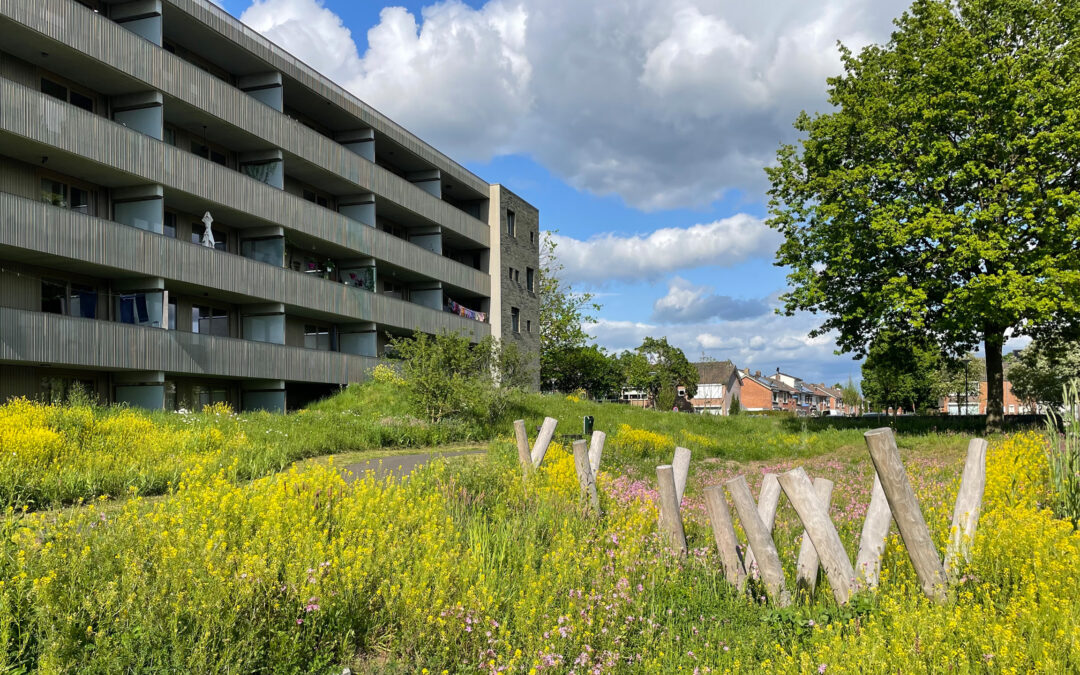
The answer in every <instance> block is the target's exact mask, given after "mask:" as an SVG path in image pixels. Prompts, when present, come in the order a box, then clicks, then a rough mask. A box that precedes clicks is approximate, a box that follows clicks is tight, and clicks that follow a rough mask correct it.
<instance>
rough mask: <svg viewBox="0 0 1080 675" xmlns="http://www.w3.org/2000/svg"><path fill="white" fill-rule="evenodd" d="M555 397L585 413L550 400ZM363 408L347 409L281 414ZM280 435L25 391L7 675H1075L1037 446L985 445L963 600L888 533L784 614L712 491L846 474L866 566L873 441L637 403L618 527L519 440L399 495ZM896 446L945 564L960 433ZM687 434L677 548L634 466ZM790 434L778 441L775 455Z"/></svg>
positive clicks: (11, 517)
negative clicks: (717, 511) (849, 570)
mask: <svg viewBox="0 0 1080 675" xmlns="http://www.w3.org/2000/svg"><path fill="white" fill-rule="evenodd" d="M372 386H375V385H372ZM357 395H366V394H363V393H360V394H358V393H357V392H352V393H351V394H350V396H357ZM545 402H546V403H549V404H550V409H552V410H560V409H565V408H566V406H568V405H575V404H574V403H573V402H567V401H565V400H563V399H559V400H556V399H554V398H552V397H536V400H535V401H533V402H532V403H531V404H530V405H535V406H542V405H544V404H545ZM613 407H615V406H613ZM600 410H601V411H603V410H604V409H603V408H600ZM346 411H349V409H348V406H347V404H346V403H345V402H343V401H340V400H339V401H333V400H331V401H328V402H326V403H325V404H323V405H322V408H321V410H311V411H309V412H307V413H304V414H298V415H292V416H289V417H293V418H301V419H302V418H306V417H307V416H311V415H339V414H342V413H343V412H346ZM386 413H387V411H386V410H381V411H378V412H375V413H368V412H364V411H362V410H356V409H352V410H351V411H349V414H354V415H357V416H359V417H360V418H363V419H367V417H366V416H368V415H380V416H381V417H380V418H379V419H383V418H385V417H386ZM87 415H89V417H87ZM77 416H82V417H78V419H80V420H81V421H79V422H77V421H76V417H77ZM279 417H286V416H279ZM260 419H262V416H244V415H240V416H237V415H235V414H233V413H231V412H230V411H228V410H227V409H216V410H209V411H207V412H204V413H203V412H200V413H196V414H193V415H187V416H185V415H174V416H173V417H171V418H170V417H167V416H162V415H158V414H154V415H146V414H143V413H139V412H136V411H131V410H123V409H106V410H90V411H89V412H88V413H83V412H79V411H77V410H73V409H71V408H68V407H60V406H43V405H39V404H35V403H29V402H25V401H16V402H14V403H9V404H7V405H6V406H3V407H2V408H0V444H2V447H3V453H4V455H5V457H4V459H3V463H2V464H0V467H2V470H3V474H0V489H2V490H4V492H3V494H4V499H5V501H6V507H7V513H6V515H5V516H4V518H3V520H2V532H0V670H2V671H12V672H18V671H31V670H38V671H42V672H74V671H79V672H155V673H159V672H185V673H188V672H283V673H285V672H288V673H294V672H313V673H335V674H337V673H341V672H342V670H343V669H344V668H346V667H348V668H350V669H352V670H353V672H360V673H367V672H371V673H375V672H389V673H423V672H429V673H444V672H445V673H534V672H535V673H543V672H551V673H564V672H573V673H606V672H685V673H694V672H697V673H722V672H803V673H844V672H860V673H863V672H872V673H877V672H881V673H885V672H889V673H895V672H904V673H909V672H916V673H917V672H941V671H956V672H1031V671H1041V672H1054V673H1059V672H1069V671H1075V670H1077V669H1078V668H1080V630H1078V625H1080V604H1078V603H1074V602H1073V599H1074V598H1076V597H1077V595H1078V592H1080V572H1078V570H1080V535H1077V533H1076V531H1075V530H1074V528H1073V525H1072V523H1071V522H1070V521H1069V520H1063V519H1059V518H1057V517H1055V516H1054V515H1053V513H1051V511H1049V510H1047V509H1046V508H1044V505H1046V504H1047V503H1049V500H1050V492H1049V487H1048V486H1049V485H1050V481H1049V464H1048V460H1047V448H1048V439H1047V437H1046V435H1045V434H1043V433H1037V432H1019V433H1013V434H1009V435H1003V436H998V437H994V438H992V439H991V445H990V451H989V455H988V459H987V467H988V471H987V487H986V494H985V501H984V507H983V514H982V519H981V521H980V525H979V529H978V533H977V536H976V539H975V541H974V542H973V547H972V557H971V560H970V562H969V563H968V564H967V566H966V567H965V568H964V569H963V570H962V578H961V581H960V583H958V584H956V585H954V586H953V587H952V589H951V590H950V592H949V597H948V599H947V601H946V602H944V603H941V604H936V603H934V602H932V601H930V600H928V599H926V598H925V597H924V596H923V595H922V593H921V592H920V590H919V584H918V582H917V580H916V578H915V574H914V571H913V569H912V567H911V564H910V562H909V561H908V559H907V555H906V553H905V552H904V550H903V545H902V543H901V542H900V540H899V538H898V537H897V535H896V534H895V529H894V532H893V534H892V535H890V537H889V539H888V541H887V548H886V552H885V555H884V558H883V563H882V582H881V585H880V587H879V588H878V589H877V590H876V591H875V592H873V593H871V592H862V593H860V594H858V595H857V596H856V597H855V598H854V600H853V601H852V602H851V603H849V604H848V605H846V606H843V607H840V606H837V605H836V603H835V602H834V601H833V600H832V595H831V593H830V592H829V589H828V583H827V582H825V581H823V582H822V583H821V584H819V587H818V590H817V592H816V593H815V595H814V596H813V597H812V598H803V599H801V600H800V601H799V602H797V603H796V604H794V605H792V606H790V607H786V608H783V609H779V608H775V607H773V606H771V605H770V604H769V602H768V601H767V600H766V598H765V593H764V590H763V589H762V588H761V586H760V583H759V582H758V581H756V580H751V582H750V584H749V593H740V592H738V591H736V590H735V589H734V588H733V587H731V586H729V585H728V584H727V583H726V581H725V579H724V574H723V571H722V569H721V565H720V561H719V556H718V554H717V552H716V549H715V545H714V544H713V539H712V533H711V530H710V528H709V521H708V518H707V516H706V514H705V509H704V505H703V499H702V488H703V487H704V486H706V485H711V484H717V483H721V482H723V480H725V479H726V478H729V477H731V476H734V475H736V474H739V473H742V474H744V475H746V476H747V477H748V478H749V479H750V483H751V487H752V489H753V490H754V491H755V492H756V491H757V489H758V487H759V485H760V482H761V476H762V475H763V474H764V473H765V472H778V471H784V470H787V469H789V468H792V467H794V466H803V467H805V468H806V470H807V471H808V472H809V473H810V474H811V475H812V476H824V477H827V478H830V479H832V480H833V481H835V484H836V487H835V490H834V494H833V502H832V509H831V514H832V517H833V520H834V522H835V523H836V525H837V527H838V530H839V532H840V535H841V538H842V540H843V542H844V544H845V546H846V547H847V549H848V552H849V554H851V555H854V551H855V549H856V547H857V545H858V538H859V532H860V528H861V526H862V518H863V516H864V513H865V508H866V505H867V504H868V502H869V491H870V487H871V484H872V476H873V473H872V471H873V470H872V467H871V464H870V462H869V459H868V456H867V453H866V451H865V448H864V447H863V448H861V447H859V442H860V441H861V438H860V435H861V433H860V432H859V431H858V430H845V431H843V432H827V433H825V434H820V435H819V434H817V433H816V432H815V431H812V430H809V429H806V430H804V429H800V428H794V427H786V426H784V425H782V424H780V423H778V422H777V421H775V420H766V421H749V420H739V421H733V422H732V423H731V425H730V426H728V425H727V424H726V421H725V420H722V419H715V420H701V419H695V418H693V417H691V416H688V415H669V416H667V417H665V418H663V419H664V422H663V424H655V425H654V424H650V421H651V420H652V419H654V415H652V414H645V413H643V412H642V413H640V414H639V413H634V412H630V411H627V410H626V409H625V407H620V409H619V410H617V411H613V412H612V415H611V417H610V418H604V417H601V418H600V421H601V422H607V423H609V424H610V425H611V426H608V430H609V431H608V433H609V436H610V438H611V441H610V444H609V446H608V449H607V450H605V456H604V460H603V463H602V466H601V472H600V476H599V481H598V483H599V488H600V493H601V494H600V497H601V510H602V515H601V516H600V517H598V518H592V517H589V516H587V514H586V511H585V510H584V509H583V505H582V503H581V501H580V496H579V486H578V480H577V476H576V474H575V469H574V461H573V457H572V455H571V453H570V452H568V447H567V446H566V445H565V444H559V443H556V444H553V445H552V447H551V448H550V449H549V451H548V454H547V457H546V459H545V460H544V463H543V464H542V465H541V467H540V469H539V470H538V471H537V472H535V473H534V474H532V475H531V476H528V477H523V475H522V472H521V470H520V468H519V466H518V463H517V452H516V448H515V446H514V444H513V441H512V439H510V438H509V431H510V429H509V428H507V429H504V430H503V432H504V433H501V434H499V433H496V434H495V437H494V438H493V440H491V442H490V445H489V448H488V452H487V454H486V455H484V456H481V457H476V456H473V457H459V458H454V459H448V460H438V461H434V462H432V463H430V464H428V465H426V466H423V467H421V468H419V469H418V470H416V471H415V472H414V473H413V474H411V475H410V477H409V478H407V479H404V480H400V479H396V478H392V477H390V478H383V479H379V478H377V477H376V476H375V475H374V474H372V473H369V474H367V475H364V476H354V475H350V474H349V473H348V472H347V471H344V470H343V469H342V467H341V466H340V463H339V461H338V460H336V459H328V460H326V461H321V462H316V463H307V464H302V465H293V464H291V462H288V461H286V460H285V459H284V458H285V457H287V456H288V451H287V450H282V448H289V447H295V446H291V445H288V444H285V443H281V444H279V445H274V444H272V443H269V442H261V443H259V444H253V443H251V441H250V439H251V438H252V437H257V436H259V435H260V434H261V436H262V437H267V436H273V435H274V434H267V433H263V432H264V431H265V430H266V429H267V428H271V427H272V428H274V429H278V430H281V431H279V433H282V434H283V433H297V432H295V430H290V431H285V430H286V429H293V428H291V427H287V426H286V422H285V421H283V420H274V421H273V425H277V426H272V425H269V424H266V425H263V426H259V425H260V422H259V420H260ZM656 419H659V418H656ZM13 420H18V421H17V422H16V421H13ZM683 420H685V421H686V422H687V425H686V426H685V427H684V428H679V426H678V422H679V421H683ZM369 421H370V420H369ZM376 421H377V420H376ZM566 421H567V422H570V421H572V418H569V417H568V418H567V419H566ZM302 423H303V424H307V421H306V420H304V421H303V422H302ZM561 423H562V422H561ZM755 424H756V425H758V426H757V430H758V434H759V435H760V436H761V437H762V438H758V439H756V440H754V441H753V443H756V444H757V446H756V447H757V448H758V449H756V450H755V451H754V453H753V455H752V456H751V457H750V458H748V457H740V456H738V455H737V454H733V453H732V452H730V451H729V450H728V449H729V448H732V447H737V445H738V443H737V440H733V439H731V438H729V435H730V434H732V433H734V432H736V431H738V432H740V433H744V432H745V430H746V429H749V428H751V427H752V426H753V425H755ZM215 431H216V432H217V433H214V432H215ZM823 437H824V439H825V440H823ZM899 438H900V445H901V447H902V449H903V457H904V461H905V464H906V467H907V470H908V474H909V476H910V477H911V481H912V485H913V487H914V488H915V491H916V494H917V496H918V499H919V502H920V504H921V506H922V509H923V512H924V513H925V515H926V519H927V522H928V524H929V526H930V530H931V532H932V533H933V535H934V538H935V542H936V544H937V545H938V547H939V550H942V549H943V548H944V546H945V541H946V539H947V537H948V535H949V532H948V527H949V519H950V516H951V510H952V504H953V500H954V498H955V495H956V491H957V487H958V483H959V474H960V468H961V466H962V462H963V447H964V444H965V442H966V438H967V437H966V436H964V435H953V434H931V435H903V434H901V435H900V437H899ZM80 439H82V440H81V441H80ZM80 442H81V444H80ZM676 444H679V445H686V446H687V447H690V448H691V449H692V450H693V451H694V461H693V464H692V467H691V472H690V475H691V479H690V483H689V485H688V488H687V492H686V496H685V498H684V503H683V514H684V519H685V522H686V530H687V536H688V540H689V547H690V552H689V555H687V556H686V557H685V558H676V557H674V556H673V555H672V554H670V553H669V552H668V550H667V547H666V546H665V545H664V543H663V541H662V539H661V538H660V536H659V535H658V533H657V508H656V506H655V503H656V486H655V481H654V480H651V479H650V475H649V473H648V471H645V470H642V469H641V468H640V467H641V466H642V465H646V464H645V463H649V462H651V463H652V465H653V466H655V464H657V463H664V462H666V461H669V460H670V453H671V451H672V450H673V448H674V446H675V445H676ZM770 444H771V445H775V446H776V447H777V450H776V451H775V452H765V451H764V450H762V449H761V448H765V447H767V446H769V445H770ZM275 448H276V449H275ZM784 448H788V451H787V452H786V453H785V451H784ZM271 451H273V452H275V453H283V454H280V455H278V459H279V460H280V461H277V464H280V463H282V462H283V463H284V465H283V467H278V466H277V465H276V463H275V462H271V461H265V460H259V461H263V462H264V463H263V464H258V463H257V462H256V460H254V459H253V458H254V457H264V456H265V455H266V454H267V453H270V452H271ZM260 453H261V454H260ZM9 457H10V459H9ZM65 466H66V467H70V469H63V468H62V467H65ZM245 466H246V467H248V468H246V469H240V468H238V467H245ZM151 476H153V477H154V478H153V480H151V479H150V477H151ZM87 477H93V478H94V480H86V479H87ZM30 495H33V496H34V497H33V500H30V499H29V498H28V496H30ZM781 503H782V506H781V509H780V511H779V514H778V517H777V523H776V528H775V533H774V537H775V540H776V542H777V546H778V549H779V551H780V558H781V560H782V561H783V563H784V565H785V572H786V574H787V575H788V577H789V578H793V577H794V565H795V557H796V552H797V549H798V545H799V538H800V535H801V527H800V525H799V524H798V520H797V518H796V516H795V514H794V511H793V510H792V509H791V507H790V506H788V505H787V504H786V503H785V502H784V501H782V502H781ZM740 535H741V532H740Z"/></svg>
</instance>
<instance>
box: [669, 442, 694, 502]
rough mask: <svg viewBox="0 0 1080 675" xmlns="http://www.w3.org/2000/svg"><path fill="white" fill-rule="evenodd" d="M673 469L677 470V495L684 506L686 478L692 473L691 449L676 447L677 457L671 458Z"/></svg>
mask: <svg viewBox="0 0 1080 675" xmlns="http://www.w3.org/2000/svg"><path fill="white" fill-rule="evenodd" d="M671 470H672V471H673V472H675V497H676V499H677V500H678V502H679V506H680V507H681V506H682V498H683V493H685V492H686V479H687V477H688V476H689V475H690V451H689V450H687V449H686V448H675V457H673V458H672V460H671Z"/></svg>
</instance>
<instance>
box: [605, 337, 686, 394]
mask: <svg viewBox="0 0 1080 675" xmlns="http://www.w3.org/2000/svg"><path fill="white" fill-rule="evenodd" d="M619 362H620V363H621V364H622V366H623V372H624V374H625V378H626V384H627V386H629V387H631V388H633V389H641V390H643V391H646V392H648V393H649V397H650V398H652V399H653V400H654V401H658V400H659V396H660V394H661V392H674V391H675V390H677V388H678V387H679V386H682V387H683V388H684V389H686V397H687V398H693V396H694V394H696V393H697V384H698V372H697V369H696V368H694V366H693V365H692V364H691V363H690V361H688V360H687V358H686V354H684V353H683V350H681V349H679V348H678V347H675V346H673V345H670V344H668V341H667V338H666V337H662V338H652V337H646V338H645V339H644V340H643V341H642V343H641V345H640V346H639V347H638V348H637V349H636V350H634V351H633V352H623V354H622V356H620V357H619ZM667 395H668V394H667V393H665V396H667ZM665 402H667V401H665ZM665 407H666V406H665Z"/></svg>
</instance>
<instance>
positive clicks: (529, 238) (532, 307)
mask: <svg viewBox="0 0 1080 675" xmlns="http://www.w3.org/2000/svg"><path fill="white" fill-rule="evenodd" d="M499 201H500V203H499V213H500V221H501V222H500V225H499V252H500V263H501V264H500V269H498V270H492V280H491V282H492V283H493V284H494V283H498V284H500V288H501V289H502V303H501V304H502V307H501V308H499V309H500V311H501V312H502V335H501V336H500V337H501V338H502V339H504V340H506V341H507V342H511V343H516V344H517V346H518V348H519V349H520V350H521V351H522V352H525V353H526V354H527V358H528V360H529V363H530V364H531V368H532V370H533V386H534V388H536V389H539V388H540V296H539V295H538V294H537V290H538V289H537V284H538V283H539V276H538V275H539V270H540V212H539V211H538V210H537V209H536V207H534V206H533V205H532V204H529V203H528V202H526V201H525V200H524V199H522V198H521V197H519V196H517V195H516V194H514V193H513V192H511V191H510V190H507V189H506V186H500V189H499ZM507 212H513V213H514V224H515V227H514V229H515V234H514V236H513V237H511V236H510V235H509V234H508V233H507V230H506V224H507ZM511 268H513V269H514V270H517V275H516V276H517V277H518V278H515V279H511V278H510V274H509V270H510V269H511ZM529 269H532V270H533V290H532V291H530V290H529V289H528V270H529ZM496 274H497V275H498V277H497V278H496V277H495V275H496ZM513 307H517V308H518V310H519V312H520V314H519V320H520V322H519V329H518V331H517V332H516V333H515V332H514V327H513V320H512V317H511V308H513ZM493 310H494V308H493Z"/></svg>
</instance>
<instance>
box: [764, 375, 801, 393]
mask: <svg viewBox="0 0 1080 675" xmlns="http://www.w3.org/2000/svg"><path fill="white" fill-rule="evenodd" d="M788 377H790V375H789V376H788ZM765 381H766V382H768V383H769V386H770V387H771V388H773V389H776V390H777V391H788V392H791V393H795V392H797V391H799V389H798V388H796V387H792V386H790V385H787V384H785V383H784V382H783V380H781V379H780V378H778V377H776V376H775V375H773V376H772V377H767V378H765Z"/></svg>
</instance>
